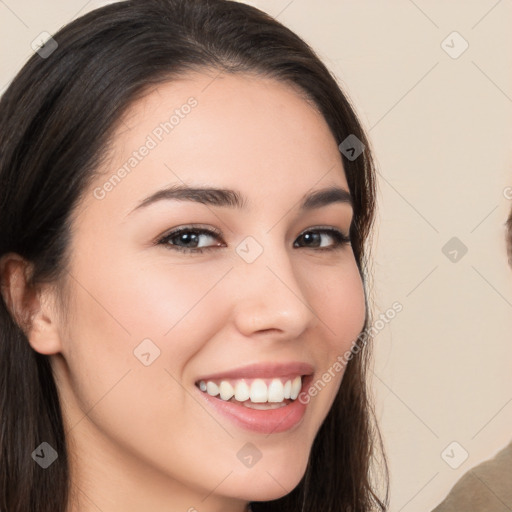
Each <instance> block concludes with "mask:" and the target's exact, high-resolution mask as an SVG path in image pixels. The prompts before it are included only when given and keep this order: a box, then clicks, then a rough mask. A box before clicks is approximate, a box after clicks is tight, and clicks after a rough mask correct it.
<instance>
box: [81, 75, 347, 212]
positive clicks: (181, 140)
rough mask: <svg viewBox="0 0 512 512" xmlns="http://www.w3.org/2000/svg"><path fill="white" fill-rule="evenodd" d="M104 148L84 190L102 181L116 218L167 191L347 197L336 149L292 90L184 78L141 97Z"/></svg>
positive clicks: (258, 82)
mask: <svg viewBox="0 0 512 512" xmlns="http://www.w3.org/2000/svg"><path fill="white" fill-rule="evenodd" d="M109 149H110V151H109V157H108V158H107V159H106V160H105V163H104V166H103V169H101V170H100V171H101V172H102V175H101V176H99V177H98V179H97V180H95V182H94V183H93V187H91V189H94V188H95V187H98V186H100V187H103V185H105V184H107V182H111V185H108V186H107V187H106V188H107V189H108V194H107V196H106V199H108V202H110V203H111V204H112V203H114V202H115V203H116V204H117V208H118V209H120V210H122V211H123V212H125V213H127V212H128V211H129V210H131V209H132V208H133V207H134V206H135V204H136V203H138V202H139V200H140V198H141V196H143V195H146V193H150V192H154V191H155V190H157V189H158V188H161V187H162V186H166V185H170V184H183V183H186V184H187V185H190V184H193V185H199V184H201V185H203V186H204V185H212V186H222V187H226V188H233V189H239V190H244V195H245V196H248V197H250V198H251V199H250V202H251V203H259V202H262V203H265V202H266V203H268V202H269V201H271V200H272V199H271V198H272V197H276V198H277V197H278V196H280V197H287V198H288V200H294V201H296V200H297V199H298V198H297V197H296V196H297V193H298V192H300V195H303V194H304V193H305V192H307V191H308V190H309V189H311V188H315V187H316V188H320V187H322V186H328V185H337V186H342V187H344V188H348V187H347V183H346V179H345V175H344V172H343V165H342V161H341V156H340V153H339V150H338V147H337V143H336V141H335V139H334V137H333V136H332V134H331V132H330V130H329V127H328V125H327V123H326V121H325V119H324V118H323V116H322V115H321V114H320V113H319V112H318V111H317V109H316V108H315V106H313V105H312V104H311V103H310V102H308V101H306V99H305V98H304V96H303V95H302V94H300V92H299V91H298V89H297V88H295V87H292V86H290V85H289V84H287V83H283V82H279V81H276V80H274V79H270V78H265V77H260V76H256V75H247V74H224V73H221V74H219V73H218V72H217V73H194V74H189V75H186V76H183V77H181V78H179V79H177V80H173V81H172V82H166V83H163V84H160V85H158V86H156V87H154V88H152V89H148V91H147V92H146V94H145V95H144V96H143V97H142V98H141V99H139V100H138V101H136V102H135V103H134V104H133V105H132V106H131V107H130V108H129V109H128V111H127V112H126V114H125V115H124V116H123V118H122V121H121V122H120V123H119V125H118V128H117V130H116V132H115V134H114V137H113V138H112V143H111V146H110V148H109ZM111 178H114V179H111ZM120 191H122V193H121V192H120ZM90 195H91V194H89V196H90ZM102 202H107V201H102ZM249 206H250V205H249Z"/></svg>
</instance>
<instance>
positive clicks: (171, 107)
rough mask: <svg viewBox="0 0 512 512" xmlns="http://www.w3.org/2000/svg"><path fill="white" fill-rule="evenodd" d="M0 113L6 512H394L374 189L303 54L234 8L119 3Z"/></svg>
mask: <svg viewBox="0 0 512 512" xmlns="http://www.w3.org/2000/svg"><path fill="white" fill-rule="evenodd" d="M0 121H1V122H0V183H1V187H0V258H1V259H0V277H1V285H2V301H1V307H0V314H1V317H0V336H1V339H0V351H1V357H0V364H1V368H0V379H1V385H0V393H1V395H0V408H1V409H0V417H1V420H0V421H1V438H0V449H1V456H0V509H1V510H8V511H9V512H22V511H23V512H28V511H34V510H37V511H38V512H50V511H51V512H56V511H62V512H64V511H68V512H69V511H71V512H89V511H97V510H103V511H105V512H107V511H108V512H118V511H123V512H130V511H140V510H151V511H152V512H160V511H162V512H163V511H166V512H178V511H189V512H192V511H200V512H213V511H219V512H220V511H222V512H242V511H243V510H253V511H255V512H257V511H258V512H259V511H280V512H285V511H290V512H291V511H293V512H297V511H308V512H313V511H314V512H318V511H337V512H338V511H352V512H356V511H358V512H359V511H370V510H386V506H387V505H386V503H387V497H386V496H385V494H387V491H386V489H387V482H386V473H385V471H384V477H385V478H384V479H383V480H381V483H383V487H384V491H383V492H384V496H381V491H380V490H378V487H379V486H378V485H377V483H378V481H377V479H376V478H375V476H379V475H377V473H375V472H374V471H373V469H372V468H374V462H375V455H376V454H379V453H381V442H380V437H379V434H378V429H377V427H376V424H375V423H374V421H373V420H372V418H373V416H372V408H371V404H370V400H369V396H368V393H367V389H366V374H365V371H366V367H367V364H368V357H369V349H370V344H369V343H368V336H367V335H366V333H367V328H368V326H369V322H370V311H369V310H368V306H367V303H368V300H367V294H368V290H366V289H365V286H366V284H365V282H366V262H367V260H366V253H365V247H366V242H367V239H368V236H369V234H370V230H371V225H372V220H373V216H374V204H375V203H374V201H375V191H374V180H375V173H374V168H373V164H372V159H371V154H370V151H369V144H368V141H367V139H366V138H365V135H364V133H363V130H362V128H361V126H360V124H359V122H358V120H357V117H356V115H355V113H354V111H353V109H352V107H351V106H350V104H349V102H348V101H347V99H346V97H345V96H344V94H343V93H342V92H341V90H340V88H339V86H338V85H337V83H336V81H335V79H334V78H333V76H332V75H331V74H330V73H329V72H328V70H327V69H326V67H325V66H324V65H323V64H322V63H321V62H320V61H319V59H318V57H317V56H316V55H315V54H314V52H313V51H312V50H311V49H310V48H309V47H308V46H307V45H306V44H305V43H304V42H303V41H302V40H301V39H300V38H299V37H298V36H297V35H295V34H294V33H292V32H291V31H290V30H288V29H287V28H285V27H284V26H282V25H281V24H279V23H278V22H276V21H275V20H274V19H272V18H271V17H270V16H268V15H266V14H265V13H263V12H261V11H259V10H257V9H255V8H252V7H249V6H247V5H244V4H239V3H235V2H230V1H225V0H145V1H127V2H120V3H115V4H111V5H109V6H106V7H103V8H101V9H98V10H96V11H93V12H91V13H89V14H87V15H85V16H83V17H81V18H80V19H78V20H76V21H74V22H73V23H71V24H69V25H68V26H66V27H64V28H63V29H62V30H61V31H59V32H58V33H57V34H55V35H54V36H53V40H50V41H49V42H47V43H46V45H45V46H44V47H43V48H42V49H40V50H39V51H38V52H37V53H36V54H34V56H33V57H32V58H31V59H30V60H29V62H28V63H27V64H26V65H25V67H24V68H23V69H22V70H21V72H20V73H19V74H18V76H17V77H16V78H15V79H14V81H13V82H12V84H11V85H10V86H9V88H8V89H7V91H6V92H5V94H4V95H3V97H2V99H1V103H0ZM383 469H384V470H385V464H384V466H383Z"/></svg>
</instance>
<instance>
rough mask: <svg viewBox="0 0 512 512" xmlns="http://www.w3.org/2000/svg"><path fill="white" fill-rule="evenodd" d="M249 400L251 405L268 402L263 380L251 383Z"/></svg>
mask: <svg viewBox="0 0 512 512" xmlns="http://www.w3.org/2000/svg"><path fill="white" fill-rule="evenodd" d="M250 398H251V402H253V403H263V402H267V401H268V390H267V385H266V384H265V381H264V380H261V379H255V380H253V381H252V384H251V395H250Z"/></svg>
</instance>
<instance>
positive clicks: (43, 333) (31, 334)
mask: <svg viewBox="0 0 512 512" xmlns="http://www.w3.org/2000/svg"><path fill="white" fill-rule="evenodd" d="M32 269H33V265H32V264H31V263H28V262H27V261H26V260H25V259H24V258H22V257H21V256H20V255H18V254H15V253H9V254H6V255H4V256H3V257H2V258H1V259H0V283H1V293H2V297H3V299H4V302H5V304H6V306H7V309H8V310H9V312H10V314H11V316H12V318H13V320H14V321H15V322H16V324H17V325H18V326H19V327H20V328H21V329H22V331H23V332H24V333H25V336H26V337H27V339H28V341H29V343H30V346H31V347H32V348H33V349H34V350H35V351H36V352H39V353H41V354H56V353H58V352H60V351H61V348H62V347H61V340H60V336H59V322H58V319H59V316H58V311H57V308H56V304H57V302H56V296H55V288H54V287H53V286H52V285H51V284H49V283H43V284H37V285H32V284H31V280H30V277H31V274H32Z"/></svg>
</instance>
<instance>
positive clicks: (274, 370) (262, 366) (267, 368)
mask: <svg viewBox="0 0 512 512" xmlns="http://www.w3.org/2000/svg"><path fill="white" fill-rule="evenodd" d="M313 372H314V368H313V366H312V365H310V364H309V363H302V362H298V361H293V362H287V363H284V362H283V363H275V362H273V363H270V362H269V363H256V364H250V365H247V366H241V367H239V368H233V369H231V370H225V371H222V372H218V373H212V374H209V375H204V376H202V377H200V378H199V379H198V382H199V381H202V380H203V381H208V380H221V379H241V378H244V377H246V378H248V379H252V378H262V379H264V378H270V377H295V376H297V375H310V374H312V373H313Z"/></svg>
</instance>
